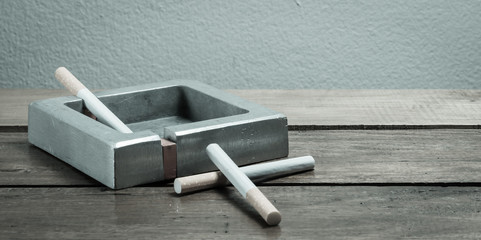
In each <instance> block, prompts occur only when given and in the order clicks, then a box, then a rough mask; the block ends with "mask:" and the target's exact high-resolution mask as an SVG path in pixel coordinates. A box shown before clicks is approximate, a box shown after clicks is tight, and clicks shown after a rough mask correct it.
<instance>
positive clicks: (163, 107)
mask: <svg viewBox="0 0 481 240" xmlns="http://www.w3.org/2000/svg"><path fill="white" fill-rule="evenodd" d="M96 95H97V97H98V98H99V99H100V100H101V101H102V102H103V103H104V104H105V105H106V106H107V107H108V108H109V109H110V110H112V112H113V113H115V115H117V116H118V117H119V118H120V119H121V120H122V121H123V122H124V123H126V124H127V126H128V127H129V128H130V129H132V130H133V131H134V133H130V134H126V133H120V132H118V131H116V130H114V129H112V128H110V127H109V126H107V125H104V124H102V123H100V122H99V121H96V120H95V119H93V118H91V117H89V116H87V115H86V114H85V106H84V103H83V100H81V99H79V98H77V97H74V96H67V97H59V98H52V99H47V100H41V101H36V102H33V103H31V104H30V105H29V109H28V140H29V142H30V143H32V144H34V145H35V146H37V147H39V148H41V149H43V150H45V151H47V152H48V153H50V154H52V155H54V156H55V157H57V158H59V159H61V160H63V161H64V162H66V163H68V164H70V165H72V166H73V167H75V168H77V169H79V170H80V171H82V172H84V173H85V174H87V175H89V176H91V177H92V178H94V179H96V180H98V181H99V182H101V183H103V184H105V185H106V186H108V187H110V188H113V189H119V188H125V187H130V186H134V185H139V184H144V183H151V182H156V181H160V180H165V179H171V178H174V177H176V176H178V177H182V176H187V175H192V174H197V173H202V172H206V171H212V170H215V166H214V164H212V162H211V161H210V160H209V158H208V156H207V154H206V152H205V148H206V146H207V145H209V144H210V143H218V144H219V145H220V146H222V148H223V149H224V150H225V151H226V152H227V153H228V154H229V156H231V157H232V159H234V161H235V162H236V164H237V165H245V164H250V163H255V162H260V161H264V160H269V159H274V158H280V157H285V156H287V155H288V135H287V118H286V117H285V116H284V115H283V114H280V113H278V112H275V111H273V110H270V109H267V108H265V107H263V106H260V105H258V104H255V103H252V102H249V101H246V100H244V99H242V98H239V97H236V96H234V95H231V94H229V93H226V92H223V91H221V90H218V89H215V88H213V87H211V86H208V85H205V84H202V83H199V82H195V81H172V82H164V83H155V84H149V85H142V86H134V87H128V88H120V89H114V90H109V91H104V92H99V93H96ZM165 140H168V141H165Z"/></svg>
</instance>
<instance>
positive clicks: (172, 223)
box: [0, 89, 481, 239]
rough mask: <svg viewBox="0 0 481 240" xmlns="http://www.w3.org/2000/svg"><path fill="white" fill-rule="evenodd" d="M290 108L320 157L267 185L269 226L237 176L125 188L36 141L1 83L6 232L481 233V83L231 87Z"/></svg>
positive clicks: (293, 139) (0, 174)
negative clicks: (220, 181)
mask: <svg viewBox="0 0 481 240" xmlns="http://www.w3.org/2000/svg"><path fill="white" fill-rule="evenodd" d="M230 92H232V93H234V94H236V95H239V96H241V97H244V98H246V99H249V100H252V101H254V102H257V103H260V104H263V105H265V106H267V107H269V108H272V109H275V110H278V111H280V112H282V113H284V114H286V115H287V117H288V120H289V129H290V131H289V138H290V157H296V156H303V155H312V156H313V157H314V158H315V159H316V169H315V170H314V171H311V172H306V173H302V174H299V175H294V176H289V177H285V178H281V179H275V180H271V181H268V182H264V183H262V184H260V189H261V190H262V191H263V192H264V193H265V195H266V196H267V197H268V198H269V199H271V201H273V203H274V205H275V206H276V207H277V208H278V209H279V210H280V211H281V212H282V214H283V220H282V222H281V224H280V225H279V226H277V227H268V226H266V225H265V224H264V222H263V220H262V219H261V218H260V216H258V215H257V213H256V212H255V210H254V209H253V208H252V207H250V206H249V205H248V204H247V203H246V202H245V201H244V199H242V197H241V196H240V195H239V194H238V193H237V192H236V191H235V190H234V189H233V188H232V187H226V188H219V189H213V190H208V191H203V192H198V193H194V194H190V195H185V196H177V195H175V194H174V193H173V188H172V183H171V182H169V183H165V182H164V183H156V184H151V185H147V186H139V187H134V188H129V189H124V190H118V191H113V190H110V189H108V188H106V187H104V186H102V185H100V184H99V183H98V182H96V181H94V180H92V179H91V178H89V177H88V176H86V175H84V174H82V173H81V172H79V171H77V170H75V169H74V168H72V167H70V166H69V165H67V164H65V163H63V162H62V161H60V160H58V159H56V158H55V157H53V156H51V155H49V154H48V153H46V152H44V151H42V150H40V149H38V148H36V147H35V146H32V145H31V144H29V143H28V142H27V105H28V103H29V102H31V101H33V100H37V99H43V98H50V97H56V96H63V95H68V93H67V92H66V91H63V90H11V89H2V90H0V152H1V154H0V206H1V207H0V238H1V239H17V238H18V239H23V238H35V239H37V238H53V239H71V238H74V239H119V238H120V239H136V238H140V239H152V238H156V239H201V238H203V239H213V238H219V239H224V238H240V239H247V238H249V239H251V238H259V239H278V238H279V239H321V238H329V239H330V238H342V239H344V238H348V237H349V238H360V239H372V238H378V239H392V238H430V239H448V238H449V239H453V238H455V239H457V238H468V239H479V238H481V212H480V211H481V130H480V123H481V100H480V98H481V90H231V91H230Z"/></svg>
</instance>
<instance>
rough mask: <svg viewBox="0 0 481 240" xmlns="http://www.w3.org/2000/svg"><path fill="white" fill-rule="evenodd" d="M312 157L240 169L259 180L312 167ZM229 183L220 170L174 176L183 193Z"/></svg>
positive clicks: (176, 188)
mask: <svg viewBox="0 0 481 240" xmlns="http://www.w3.org/2000/svg"><path fill="white" fill-rule="evenodd" d="M314 164H315V161H314V158H312V157H311V156H304V157H297V158H290V159H285V160H279V161H274V162H267V163H258V164H253V165H249V166H245V167H241V168H240V170H241V171H242V172H243V173H244V174H245V175H246V176H247V177H249V178H250V179H251V180H253V181H260V180H263V179H267V178H275V177H278V176H283V175H288V174H293V173H297V172H303V171H307V170H311V169H314ZM227 184H229V181H227V178H226V177H225V176H224V175H223V174H222V172H219V171H215V172H207V173H202V174H197V175H192V176H187V177H180V178H176V179H175V181H174V190H175V192H176V193H177V194H185V193H189V192H194V191H198V190H203V189H209V188H214V187H219V186H224V185H227Z"/></svg>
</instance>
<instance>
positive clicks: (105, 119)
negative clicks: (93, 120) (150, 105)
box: [55, 67, 132, 133]
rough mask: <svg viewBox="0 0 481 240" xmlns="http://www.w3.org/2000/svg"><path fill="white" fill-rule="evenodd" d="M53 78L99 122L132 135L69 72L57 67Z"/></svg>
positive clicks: (130, 131) (127, 128)
mask: <svg viewBox="0 0 481 240" xmlns="http://www.w3.org/2000/svg"><path fill="white" fill-rule="evenodd" d="M55 78H57V80H58V81H60V82H61V83H62V84H63V85H64V86H65V87H66V88H67V89H68V90H69V91H70V92H71V93H72V94H73V95H75V96H77V97H79V98H81V99H83V100H84V102H85V106H86V107H87V109H88V110H90V112H92V113H93V114H94V115H95V116H96V117H97V119H99V121H100V122H102V123H104V124H106V125H108V126H110V127H112V128H114V129H116V130H117V131H119V132H122V133H132V130H130V128H129V127H127V126H126V125H125V124H124V123H123V122H122V121H121V120H120V119H119V118H118V117H117V116H115V114H114V113H112V112H111V111H110V110H109V109H108V108H107V107H106V106H105V105H104V104H103V103H102V102H101V101H100V100H99V99H98V98H97V97H96V96H95V95H94V94H93V93H92V92H90V91H89V90H88V89H87V88H86V87H85V86H84V85H83V84H82V83H81V82H80V81H79V80H78V79H77V78H76V77H75V76H74V75H73V74H72V73H71V72H70V71H69V70H67V69H66V68H64V67H59V68H58V69H57V70H56V71H55Z"/></svg>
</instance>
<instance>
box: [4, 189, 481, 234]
mask: <svg viewBox="0 0 481 240" xmlns="http://www.w3.org/2000/svg"><path fill="white" fill-rule="evenodd" d="M261 191H262V192H264V193H265V194H266V196H268V197H269V199H271V200H272V201H273V203H274V204H275V205H276V207H277V208H278V209H279V210H280V211H281V212H282V214H283V221H282V222H281V224H280V225H279V226H277V227H267V226H266V224H265V223H264V221H263V220H262V218H261V217H260V216H259V215H258V214H257V213H256V212H255V210H254V209H253V208H252V207H251V206H250V205H249V204H248V203H247V202H246V201H245V200H244V199H243V198H242V197H241V196H240V195H239V194H238V193H237V192H236V191H235V190H234V189H233V188H232V187H229V188H222V189H218V190H210V191H206V192H200V193H196V194H191V195H186V196H182V197H178V196H175V195H172V189H170V188H155V187H149V188H130V189H125V190H120V191H110V190H106V189H104V188H93V187H89V188H62V189H59V188H1V189H0V202H2V207H1V208H0V236H2V238H4V239H23V238H35V239H44V238H52V239H159V238H160V239H200V238H202V239H231V238H233V239H246V238H249V239H325V238H328V239H351V238H354V239H400V238H410V239H411V238H416V239H418V238H420V239H467V238H469V239H479V238H480V237H481V228H479V223H480V222H481V213H480V210H481V189H480V188H479V187H468V188H459V187H448V188H443V187H368V186H357V187H321V186H293V187H287V186H284V187H261Z"/></svg>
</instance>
